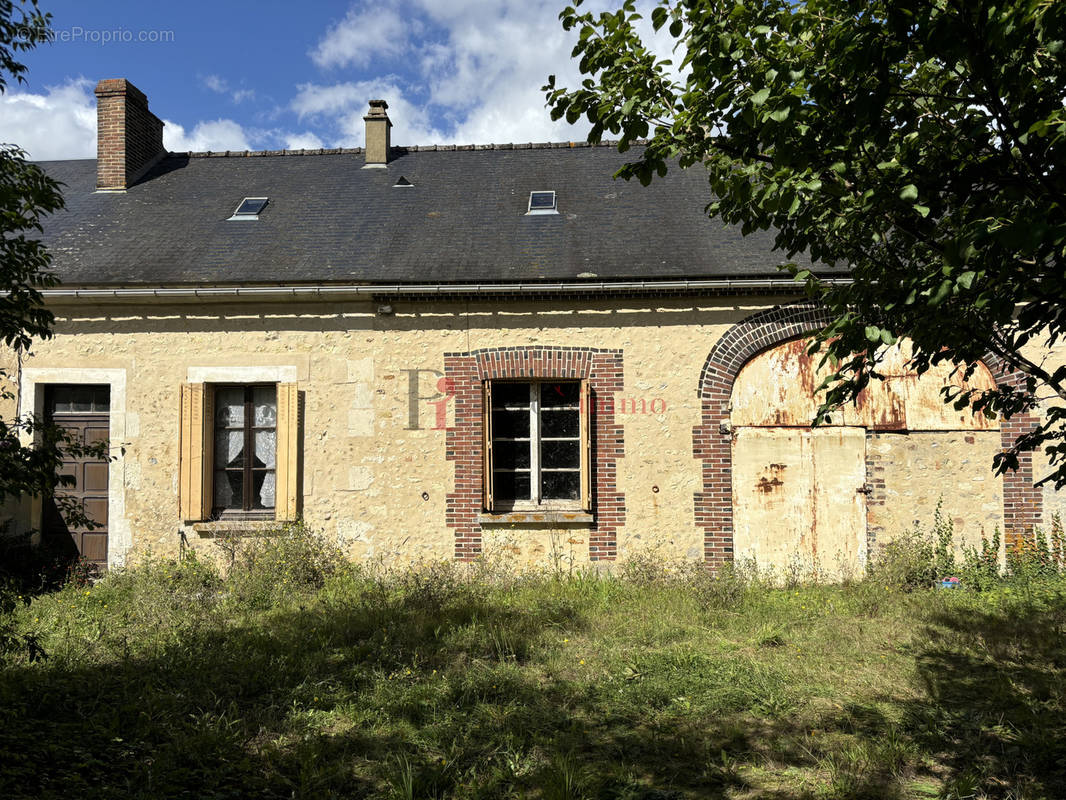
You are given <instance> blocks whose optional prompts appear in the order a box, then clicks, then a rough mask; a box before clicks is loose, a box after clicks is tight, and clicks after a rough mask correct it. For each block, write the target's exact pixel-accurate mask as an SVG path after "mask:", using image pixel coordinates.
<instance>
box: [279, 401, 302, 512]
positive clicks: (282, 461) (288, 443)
mask: <svg viewBox="0 0 1066 800" xmlns="http://www.w3.org/2000/svg"><path fill="white" fill-rule="evenodd" d="M277 434H278V452H277V460H276V469H277V479H276V480H277V487H276V490H275V491H276V494H275V500H274V518H275V519H277V520H279V521H282V522H292V521H295V520H296V519H297V518H298V517H299V514H300V486H299V468H300V393H299V392H298V391H297V390H296V384H295V383H279V384H278V429H277Z"/></svg>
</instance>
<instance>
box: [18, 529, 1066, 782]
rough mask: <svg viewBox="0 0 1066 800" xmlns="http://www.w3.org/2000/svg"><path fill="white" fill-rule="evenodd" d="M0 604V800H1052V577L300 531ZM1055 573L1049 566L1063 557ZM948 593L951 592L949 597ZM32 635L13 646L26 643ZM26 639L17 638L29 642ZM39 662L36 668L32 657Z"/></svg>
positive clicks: (1060, 770) (1063, 629) (1058, 619)
mask: <svg viewBox="0 0 1066 800" xmlns="http://www.w3.org/2000/svg"><path fill="white" fill-rule="evenodd" d="M227 547H230V548H231V550H230V553H229V559H228V560H230V559H231V560H232V565H233V566H232V568H231V569H230V570H229V572H228V574H227V575H226V576H225V577H223V576H222V575H221V574H220V573H219V571H218V570H216V569H215V568H214V567H213V566H211V565H208V564H205V563H202V562H200V561H197V560H195V559H193V558H187V559H185V560H184V561H182V562H180V563H179V562H173V561H165V560H160V559H151V558H149V559H147V560H145V561H144V562H143V563H142V564H140V565H139V566H137V567H136V568H131V569H126V570H121V571H116V572H114V573H112V574H110V575H108V576H107V577H106V578H104V579H103V580H101V581H100V582H98V583H96V584H95V585H86V584H82V585H77V584H76V583H71V584H68V585H67V586H66V587H65V588H63V589H62V590H60V591H58V592H55V593H52V594H48V595H43V596H39V597H35V598H32V599H30V598H27V597H18V596H16V595H15V594H12V593H8V594H7V595H6V596H5V597H6V603H5V604H4V606H3V609H2V612H0V613H2V617H0V627H2V626H6V628H3V629H5V630H7V632H8V633H7V638H6V641H7V647H6V653H4V654H3V655H2V656H0V796H2V797H101V798H108V797H116V798H117V797H122V798H126V797H135V798H141V797H143V798H155V797H167V798H170V797H196V798H226V797H234V798H237V797H278V798H281V797H285V798H291V797H316V798H317V797H386V798H389V797H392V798H424V797H440V798H444V797H448V798H499V797H542V798H578V797H588V798H601V797H602V798H686V797H691V798H705V797H736V798H755V797H759V798H763V797H771V798H775V797H776V798H807V797H810V798H848V797H856V798H857V797H873V798H906V797H952V798H964V797H1001V798H1045V797H1056V796H1061V795H1062V792H1063V788H1062V787H1064V786H1066V674H1064V672H1066V581H1064V580H1063V579H1062V577H1061V575H1060V573H1061V569H1058V568H1055V566H1054V563H1053V560H1051V561H1048V563H1047V566H1046V568H1041V569H1037V568H1036V566H1034V565H1037V561H1038V559H1035V558H1033V559H1029V560H1028V561H1024V562H1023V561H1016V563H1015V564H1014V565H1013V566H1014V569H1013V573H1012V576H1011V577H1009V578H1006V579H1003V578H1000V577H999V576H996V578H995V580H994V581H993V580H990V581H989V583H988V584H987V585H983V586H982V587H981V588H982V589H983V591H973V590H966V589H963V590H957V591H940V590H933V589H929V588H923V587H920V586H916V585H915V584H913V583H912V582H908V581H906V580H899V579H893V580H886V578H889V577H891V575H892V573H891V571H890V570H889V571H886V569H887V566H886V569H882V570H881V571H880V572H874V573H873V575H872V576H871V577H870V578H869V579H867V580H864V581H862V582H856V583H852V584H849V585H845V586H806V587H792V588H788V589H783V588H780V589H778V588H772V587H769V586H767V585H764V584H762V583H761V582H760V581H759V580H758V579H756V578H753V577H752V576H750V575H745V574H742V573H741V572H734V571H728V572H726V573H725V574H724V575H722V576H721V577H719V578H717V579H716V578H713V577H711V576H709V575H708V574H706V573H705V572H704V571H703V570H702V569H699V568H693V567H688V568H681V569H665V568H663V567H662V565H656V564H655V563H653V562H645V563H640V562H634V563H633V564H632V565H630V566H629V567H628V568H626V570H625V574H624V575H620V576H618V577H610V576H605V575H600V574H595V573H591V572H588V573H586V572H578V573H576V574H568V575H555V574H551V573H541V574H521V575H515V574H512V573H509V572H506V571H502V570H497V569H495V568H494V567H493V565H492V564H481V565H474V566H473V567H472V568H467V567H464V566H460V565H453V564H434V565H426V566H424V567H423V568H421V569H417V570H408V571H402V572H401V571H397V572H386V571H376V572H375V571H370V570H367V569H365V568H360V567H356V566H353V565H350V564H347V563H346V562H344V561H343V559H341V558H340V555H339V553H337V552H335V550H334V549H333V548H331V547H330V545H329V544H328V543H327V542H325V541H323V540H322V539H320V538H319V537H317V536H315V535H313V534H310V533H308V532H306V531H301V530H299V529H293V530H289V531H287V532H285V533H283V534H282V535H279V536H275V537H269V538H264V539H257V540H242V541H238V542H230V543H227ZM1060 566H1061V565H1060ZM964 585H965V584H964ZM29 643H32V644H33V647H30V646H28V645H29ZM34 648H36V649H34ZM43 656H46V657H43Z"/></svg>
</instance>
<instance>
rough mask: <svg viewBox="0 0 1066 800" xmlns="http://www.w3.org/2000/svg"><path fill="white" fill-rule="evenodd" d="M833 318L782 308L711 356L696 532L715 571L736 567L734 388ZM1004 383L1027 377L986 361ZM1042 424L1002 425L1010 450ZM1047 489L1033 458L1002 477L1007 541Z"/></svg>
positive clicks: (699, 430) (1016, 420)
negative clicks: (1036, 481) (767, 357)
mask: <svg viewBox="0 0 1066 800" xmlns="http://www.w3.org/2000/svg"><path fill="white" fill-rule="evenodd" d="M830 319H831V318H830V316H829V314H828V312H827V311H826V310H825V309H824V308H823V307H821V306H818V305H814V304H811V303H805V302H801V303H794V304H789V305H783V306H776V307H774V308H771V309H768V310H766V311H760V312H758V313H757V314H753V315H752V316H750V317H748V318H747V319H745V320H743V321H742V322H739V323H737V324H736V325H734V326H733V327H732V328H730V329H729V330H728V331H727V332H726V333H725V335H724V336H722V338H721V339H720V340H719V341H718V342H717V343H716V344H715V346H714V347H713V348H712V349H711V352H710V354H709V355H708V356H707V360H706V362H705V363H704V365H703V370H702V372H701V374H700V381H699V388H698V393H699V398H700V406H701V418H700V424H699V425H697V426H696V427H695V428H693V436H692V452H693V455H694V456H695V458H696V459H698V460H699V461H701V462H702V466H703V469H702V473H703V476H702V491H699V492H696V493H695V496H694V505H695V518H696V526H697V527H698V528H702V529H703V554H704V561H705V562H706V563H707V565H708V566H709V567H711V568H712V569H714V568H717V567H719V566H722V565H723V564H725V563H726V562H729V561H732V560H733V467H732V464H733V434H732V431H731V430H730V427H729V410H730V399H731V397H732V393H733V382H734V380H735V379H736V376H737V374H738V373H739V372H740V369H741V367H743V366H744V365H745V364H746V363H747V362H748V361H750V360H751V359H752V358H753V357H755V356H756V355H758V354H759V353H762V352H763V351H765V350H768V349H770V348H771V347H774V346H775V345H778V344H780V343H782V342H785V341H788V340H789V339H795V338H797V337H799V336H802V335H804V334H805V333H808V332H809V331H811V330H814V329H816V328H819V327H822V326H824V325H825V324H827V323H828V322H829V321H830ZM984 363H985V365H986V366H987V367H988V368H989V369H990V370H991V371H992V374H993V376H994V377H995V379H996V382H997V383H1000V384H1004V383H1010V384H1013V385H1020V384H1021V382H1022V381H1023V380H1024V376H1022V375H1021V374H1019V373H1015V372H1011V371H1009V370H1008V369H1006V367H1005V365H1004V363H1003V362H1002V361H1001V360H999V359H998V358H994V357H988V358H986V359H984ZM1036 423H1037V419H1036V417H1035V415H1033V414H1019V415H1016V416H1014V417H1012V418H1011V419H1009V420H1006V421H1004V422H1003V424H1002V425H1001V428H1000V431H1001V436H1002V446H1003V448H1004V449H1006V448H1009V447H1010V446H1011V445H1013V444H1014V441H1015V439H1016V438H1017V437H1018V436H1020V435H1021V434H1023V433H1025V432H1027V431H1029V430H1031V429H1032V428H1033V426H1034V425H1035V424H1036ZM1042 506H1043V503H1042V496H1041V493H1040V490H1039V489H1038V488H1036V487H1034V486H1033V460H1032V453H1023V454H1021V455H1020V456H1019V467H1018V470H1017V471H1016V472H1012V473H1007V474H1006V475H1005V476H1004V478H1003V524H1004V528H1005V531H1004V538H1005V539H1006V542H1007V545H1008V546H1016V545H1017V544H1018V543H1020V542H1021V541H1022V540H1023V539H1024V538H1025V537H1027V536H1029V535H1031V534H1032V530H1033V527H1034V526H1035V525H1038V524H1040V520H1041V516H1042V511H1043V508H1042Z"/></svg>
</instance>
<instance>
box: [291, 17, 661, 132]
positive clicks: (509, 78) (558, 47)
mask: <svg viewBox="0 0 1066 800" xmlns="http://www.w3.org/2000/svg"><path fill="white" fill-rule="evenodd" d="M587 5H588V7H589V10H590V11H592V12H594V13H598V12H599V11H601V10H606V9H607V8H609V7H610V6H611V0H590V2H589V3H588V4H587ZM652 7H653V2H651V0H641V2H639V3H638V10H639V11H642V12H643V13H644V16H645V19H644V20H643V21H642V22H639V23H638V30H639V31H640V33H641V34H642V36H643V37H644V40H645V43H646V44H648V45H649V47H650V48H651V49H652V50H653V52H656V53H657V54H658V55H659V57H671V56H672V54H671V53H670V52H669V47H670V45H671V44H672V41H671V40H670V39H669V37H668V36H666V35H665V32H660V33H659V34H658V35H656V34H654V33H653V31H652V29H651V23H650V11H651V8H652ZM558 12H559V4H558V2H557V0H449V2H447V3H442V2H439V0H394V2H393V3H392V4H390V5H389V7H388V8H387V9H385V10H383V11H382V10H378V8H374V7H371V6H369V5H367V4H366V3H365V2H361V3H359V4H357V5H353V6H352V8H351V10H350V11H349V12H348V15H347V16H346V17H345V18H344V20H343V21H342V22H340V23H337V24H336V25H334V26H333V27H332V28H330V30H329V31H328V32H327V33H326V35H325V36H324V38H323V39H322V40H321V42H320V43H319V45H318V48H317V49H316V50H315V51H314V52H313V53H312V58H313V60H314V61H315V63H317V64H318V65H319V66H328V67H333V66H343V65H354V66H363V65H367V64H371V66H377V65H385V66H387V67H388V68H389V69H391V70H392V71H393V72H394V73H401V74H402V75H403V77H399V76H398V75H396V74H394V75H392V76H390V77H387V78H381V79H377V80H373V79H372V80H363V81H354V82H344V83H337V84H333V85H328V86H326V85H322V86H320V85H314V84H304V85H301V86H299V87H298V94H297V96H296V97H295V98H294V100H293V102H292V109H293V110H295V111H296V112H297V114H299V115H300V116H301V117H303V116H311V117H313V118H314V120H315V121H316V122H318V123H319V124H324V125H326V126H328V128H329V133H330V134H332V135H333V136H335V137H337V138H338V140H339V141H340V142H341V143H343V144H352V143H355V144H361V143H362V138H363V133H362V126H363V123H362V115H363V114H364V113H365V112H366V108H367V105H366V103H367V100H369V99H370V98H371V97H384V98H385V99H386V100H388V102H389V116H390V118H391V119H392V121H393V124H394V126H395V127H394V128H393V141H394V142H396V143H397V144H433V143H435V142H458V143H488V142H528V141H549V140H550V141H566V140H570V139H583V138H584V137H585V135H586V134H587V132H588V129H589V124H588V123H587V122H585V121H584V120H581V121H579V122H578V123H576V124H575V125H569V124H567V123H566V122H565V121H558V122H553V121H552V120H551V117H550V115H549V111H548V109H547V108H546V107H545V105H544V93H543V92H542V91H541V86H543V85H544V84H545V83H546V81H547V78H548V75H549V74H555V75H556V76H557V82H558V84H559V85H562V86H571V87H573V86H577V85H579V84H580V82H581V79H582V77H584V76H582V75H581V74H580V72H579V70H578V67H577V64H576V63H574V62H573V61H572V59H571V56H570V51H571V50H572V48H573V45H574V43H575V41H576V35H577V34H576V31H569V32H567V31H564V30H563V29H562V25H561V23H560V22H559V19H558ZM415 54H417V56H415ZM400 55H402V56H403V59H397V58H395V57H397V56H400ZM371 56H373V57H374V58H375V62H373V63H372V62H371V61H370V57H371ZM390 59H393V60H390Z"/></svg>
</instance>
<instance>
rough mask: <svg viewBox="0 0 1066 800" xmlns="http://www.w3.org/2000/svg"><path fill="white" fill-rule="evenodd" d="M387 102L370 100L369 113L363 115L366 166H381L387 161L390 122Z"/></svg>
mask: <svg viewBox="0 0 1066 800" xmlns="http://www.w3.org/2000/svg"><path fill="white" fill-rule="evenodd" d="M388 107H389V104H388V103H386V102H385V101H384V100H371V101H370V113H369V114H367V115H366V116H365V117H363V121H364V122H366V166H368V167H383V166H385V165H386V164H387V163H388V162H389V139H390V137H389V129H390V128H392V122H391V121H390V120H389V115H388V114H387V113H386V109H388Z"/></svg>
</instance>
